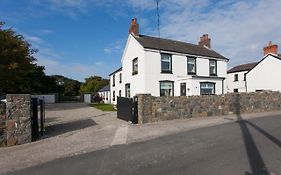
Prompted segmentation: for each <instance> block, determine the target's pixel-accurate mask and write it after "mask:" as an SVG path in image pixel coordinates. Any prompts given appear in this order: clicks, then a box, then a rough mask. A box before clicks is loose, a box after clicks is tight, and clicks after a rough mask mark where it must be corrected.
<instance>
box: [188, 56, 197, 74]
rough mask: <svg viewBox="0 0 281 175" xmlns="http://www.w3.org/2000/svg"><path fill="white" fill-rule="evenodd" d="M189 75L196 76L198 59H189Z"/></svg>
mask: <svg viewBox="0 0 281 175" xmlns="http://www.w3.org/2000/svg"><path fill="white" fill-rule="evenodd" d="M187 74H196V58H194V57H187Z"/></svg>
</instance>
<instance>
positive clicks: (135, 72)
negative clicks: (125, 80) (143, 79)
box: [132, 58, 138, 75]
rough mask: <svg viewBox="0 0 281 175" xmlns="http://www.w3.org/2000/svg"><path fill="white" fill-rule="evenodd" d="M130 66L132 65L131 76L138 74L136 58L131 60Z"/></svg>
mask: <svg viewBox="0 0 281 175" xmlns="http://www.w3.org/2000/svg"><path fill="white" fill-rule="evenodd" d="M132 65H133V71H132V74H133V75H136V74H138V58H135V59H133V62H132Z"/></svg>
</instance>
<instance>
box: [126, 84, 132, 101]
mask: <svg viewBox="0 0 281 175" xmlns="http://www.w3.org/2000/svg"><path fill="white" fill-rule="evenodd" d="M125 96H126V97H127V98H130V97H131V88H130V84H129V83H128V84H125Z"/></svg>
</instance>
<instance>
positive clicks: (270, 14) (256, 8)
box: [134, 0, 281, 67]
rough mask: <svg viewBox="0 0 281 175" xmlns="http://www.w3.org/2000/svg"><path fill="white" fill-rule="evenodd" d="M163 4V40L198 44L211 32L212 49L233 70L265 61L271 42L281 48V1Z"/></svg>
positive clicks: (180, 0)
mask: <svg viewBox="0 0 281 175" xmlns="http://www.w3.org/2000/svg"><path fill="white" fill-rule="evenodd" d="M160 2H161V3H160V30H161V36H162V37H166V38H172V39H178V40H182V41H186V42H190V43H197V42H198V39H199V37H200V36H201V35H202V34H204V33H208V34H209V35H210V37H211V38H212V48H213V49H214V50H216V51H218V52H219V53H221V54H223V55H224V56H226V57H228V58H230V62H229V66H230V67H231V66H234V65H237V64H241V63H247V62H250V61H256V60H259V59H261V58H262V56H263V55H262V49H263V47H264V46H265V45H266V44H267V43H268V41H270V40H272V41H273V43H276V44H279V45H281V40H280V39H281V32H280V23H279V21H281V13H280V12H279V11H280V7H281V1H276V0H266V1H265V0H255V1H254V0H252V1H250V0H249V1H244V0H228V1H214V0H177V1H175V0H166V1H160ZM137 4H138V3H135V4H134V7H135V5H137ZM140 6H141V4H140ZM148 10H150V8H148ZM148 19H150V17H149V18H148ZM156 29H157V28H156V25H155V28H154V30H151V28H148V29H146V28H142V26H140V30H142V31H143V32H145V33H150V34H155V33H157V32H156ZM142 31H141V32H142Z"/></svg>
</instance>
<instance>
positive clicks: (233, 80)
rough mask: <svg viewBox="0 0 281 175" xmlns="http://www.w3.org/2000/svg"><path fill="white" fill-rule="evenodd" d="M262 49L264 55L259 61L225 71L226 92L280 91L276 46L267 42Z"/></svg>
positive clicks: (280, 83)
mask: <svg viewBox="0 0 281 175" xmlns="http://www.w3.org/2000/svg"><path fill="white" fill-rule="evenodd" d="M263 50H264V57H263V58H262V59H261V60H260V61H259V62H254V63H248V64H242V65H238V66H235V67H233V68H232V69H230V70H229V71H228V72H227V91H228V92H257V91H267V90H270V91H280V92H281V78H280V74H281V69H280V67H281V55H280V54H278V46H277V45H275V44H272V42H269V44H268V45H267V46H266V47H265V48H264V49H263Z"/></svg>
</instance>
